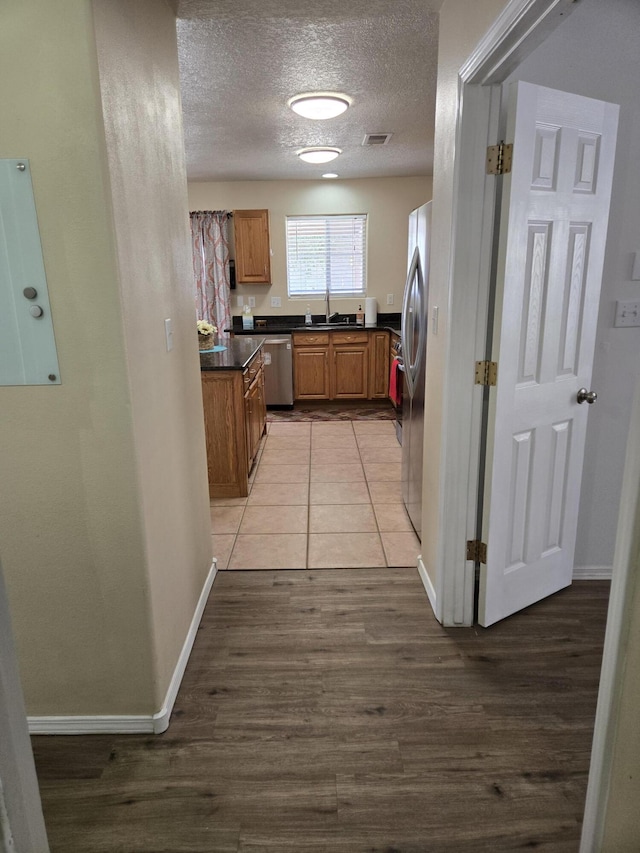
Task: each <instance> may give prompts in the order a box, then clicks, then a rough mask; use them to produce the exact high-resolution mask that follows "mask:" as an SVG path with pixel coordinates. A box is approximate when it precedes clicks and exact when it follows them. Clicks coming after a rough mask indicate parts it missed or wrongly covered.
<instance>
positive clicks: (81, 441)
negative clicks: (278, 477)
mask: <svg viewBox="0 0 640 853" xmlns="http://www.w3.org/2000/svg"><path fill="white" fill-rule="evenodd" d="M98 5H101V6H108V7H109V10H108V11H107V10H106V9H105V10H102V11H103V13H104V15H107V14H109V15H111V14H117V12H118V10H120V11H121V12H123V9H124V7H125V6H126V5H128V4H125V3H120V4H117V6H114V4H112V3H109V4H98ZM135 5H136V7H138V8H139V9H140V10H141V12H140V14H141V18H140V19H139V20H138V21H136V22H135V23H136V28H137V29H138V30H139V29H140V28H141V27H142V28H143V27H146V26H149V27H152V28H153V29H154V31H155V35H156V37H158V38H160V39H161V44H162V46H163V47H162V52H161V54H160V55H159V56H156V55H155V51H154V56H153V57H151V56H149V53H148V51H149V44H148V42H147V41H146V40H145V39H143V38H142V34H141V33H138V36H137V38H138V40H137V41H136V51H138V52H139V54H140V63H141V65H142V59H143V58H145V60H146V62H145V65H146V66H147V69H146V72H145V73H146V75H147V76H146V77H144V76H143V74H142V71H141V69H140V67H139V66H138V67H132V66H131V65H130V64H129V66H128V71H129V74H130V75H131V76H130V77H129V79H128V80H127V92H126V95H123V94H122V93H120V96H121V97H122V98H123V99H124V101H127V100H128V99H130V98H134V97H136V98H139V97H142V95H144V96H145V97H146V98H149V100H148V101H145V102H144V107H145V109H144V110H142V109H141V110H138V111H137V114H136V117H135V121H136V125H135V131H134V133H135V135H136V141H141V142H142V143H143V144H142V145H141V146H140V148H136V150H135V152H133V151H132V150H131V148H130V147H129V145H128V143H127V142H126V140H123V139H122V136H123V135H124V131H123V130H122V128H120V130H118V126H119V125H121V122H122V115H119V116H116V117H114V118H113V121H112V124H111V127H110V129H109V133H108V137H109V157H107V146H106V144H105V131H104V127H103V116H102V110H101V102H100V96H99V81H98V73H97V59H96V47H95V40H94V32H93V19H92V7H91V4H90V3H89V2H88V0H87V2H77V0H60V2H57V3H55V4H52V3H49V2H48V0H31V2H29V3H23V2H21V0H9V2H8V3H6V4H5V6H4V9H3V21H2V27H1V28H0V107H1V110H2V115H3V122H2V134H1V135H0V157H28V158H29V159H30V163H31V169H32V177H33V185H34V193H35V201H36V208H37V213H38V221H39V227H40V233H41V238H42V246H43V254H44V262H45V270H46V274H47V282H48V287H49V294H50V299H51V306H52V313H53V321H54V328H55V336H56V342H57V347H58V356H59V363H60V371H61V379H62V384H61V385H60V386H54V387H41V386H36V387H2V388H0V410H1V411H2V418H0V446H2V448H3V453H2V454H0V482H1V483H2V489H1V490H0V501H2V506H1V507H0V548H1V549H2V560H3V565H4V569H5V575H6V580H7V586H8V592H9V600H10V604H11V608H12V615H13V620H14V630H15V634H16V641H17V647H18V654H19V660H20V665H21V674H22V679H23V685H24V691H25V699H26V704H27V710H28V712H29V713H30V714H32V715H52V714H53V715H92V714H149V713H153V712H155V711H156V710H158V696H160V695H162V694H163V689H166V684H167V676H168V672H169V671H170V670H171V669H172V667H173V665H174V664H175V658H176V657H177V649H178V647H179V646H180V645H181V640H183V639H184V635H185V633H186V626H187V624H188V621H187V615H189V616H190V614H188V610H189V607H192V603H193V601H194V599H195V598H196V597H197V592H199V589H198V585H199V584H200V585H201V582H202V578H203V576H204V573H205V572H206V568H207V566H206V563H207V562H208V555H207V554H206V550H207V548H208V547H209V536H208V533H207V532H205V531H204V530H203V529H202V528H203V512H204V513H206V499H205V509H204V510H202V508H201V498H203V496H204V495H205V491H204V490H205V487H204V483H203V479H204V476H205V475H204V470H205V469H204V449H203V448H204V440H203V437H202V422H201V408H200V405H201V404H200V403H199V401H198V400H196V399H195V396H196V395H195V387H196V385H197V380H194V379H193V377H190V376H189V375H188V371H189V369H191V368H194V369H195V364H196V360H197V355H196V352H195V348H196V346H197V345H196V343H195V340H193V339H192V340H193V344H192V351H191V352H190V351H189V347H190V346H191V344H190V342H189V341H187V340H186V336H187V325H188V324H187V320H186V317H187V314H188V309H187V307H186V303H185V302H184V294H183V289H184V288H183V284H182V282H183V281H184V280H186V279H187V278H188V276H189V275H190V267H189V265H188V264H186V268H185V263H186V262H185V249H184V247H183V239H184V233H185V231H184V226H181V225H180V224H179V223H178V218H180V217H181V216H183V215H185V216H186V210H187V206H186V199H185V194H184V172H183V169H184V167H183V166H182V165H181V159H182V148H181V135H180V126H179V123H178V126H177V127H174V126H173V125H172V124H171V123H172V120H173V119H174V118H175V116H176V112H177V104H178V94H177V90H176V79H177V78H176V70H175V66H176V59H175V43H173V47H172V46H171V43H172V42H171V39H172V36H171V31H172V28H173V22H172V21H171V19H170V18H169V16H168V14H167V8H166V7H165V5H164V3H163V2H161V0H159V2H153V3H152V2H148V3H136V4H135ZM142 9H144V14H143V12H142ZM156 18H157V19H158V20H155V19H156ZM103 21H104V19H103ZM129 23H131V22H129ZM158 29H159V30H160V32H158ZM101 36H102V37H101V44H102V47H103V48H105V49H107V47H108V42H109V35H108V33H102V34H101ZM134 53H135V51H134ZM143 55H144V56H143ZM34 57H37V58H38V61H37V62H36V61H34ZM119 61H123V57H122V56H120V57H119ZM149 66H153V69H151V68H149ZM103 70H104V69H103ZM150 75H153V77H152V78H150ZM116 76H117V75H115V73H114V78H115V77H116ZM151 80H152V81H153V82H152V83H151V82H150V81H151ZM112 82H113V92H114V93H115V92H116V91H118V87H117V81H116V80H115V79H113V80H112ZM138 84H140V89H139V90H138ZM123 109H126V107H123ZM165 109H166V117H164V121H165V131H164V133H165V134H166V135H168V137H169V138H168V139H167V140H165V143H164V145H166V148H165V151H164V158H163V159H162V160H161V163H162V164H163V166H164V167H165V168H168V167H169V165H170V166H171V168H170V169H169V175H168V176H161V175H159V173H158V162H157V161H156V159H155V158H156V156H157V154H158V151H157V148H153V147H152V146H151V145H150V144H149V139H150V136H152V134H151V133H150V132H149V131H148V129H147V125H148V124H149V122H150V121H151V120H152V121H154V122H155V121H159V120H161V119H162V117H163V111H164V110H165ZM151 110H155V113H152V112H151ZM170 124H171V126H169V125H170ZM132 138H133V137H129V141H131V139H132ZM133 158H135V159H133ZM129 161H131V162H129ZM120 167H122V169H123V170H125V171H127V172H129V174H128V179H129V180H131V174H130V173H131V172H133V171H135V172H136V175H137V177H136V176H134V177H133V182H134V183H133V184H132V186H135V187H136V189H137V191H138V192H139V193H140V194H141V195H144V196H145V198H146V199H148V201H149V204H150V205H159V204H160V203H162V204H165V205H166V206H167V216H168V218H169V222H168V224H166V225H164V226H163V227H160V226H159V221H158V217H157V216H156V217H154V218H153V220H152V225H150V226H149V227H148V228H146V229H145V230H144V235H143V239H140V241H139V242H138V241H137V239H136V241H135V248H134V247H133V246H132V245H129V246H124V245H123V243H124V242H125V240H126V228H127V226H128V225H129V224H130V220H128V219H127V214H126V212H125V211H126V209H127V207H128V205H129V204H130V201H131V200H130V196H129V195H128V192H125V191H124V190H123V187H122V186H120V185H119V184H118V179H117V178H118V171H119V168H120ZM110 168H111V173H112V174H111V176H110V175H109V169H110ZM111 178H112V179H113V184H114V196H113V199H112V198H111V195H110V179H111ZM178 183H180V186H178ZM138 211H139V208H137V209H136V211H134V213H137V212H138ZM116 235H117V238H118V239H117V246H116ZM132 242H134V241H132ZM167 246H170V247H171V249H174V250H175V251H173V252H171V254H168V249H167ZM140 247H144V251H138V249H139V248H140ZM138 254H140V255H142V254H144V255H146V256H147V258H148V261H147V262H144V263H142V262H140V263H136V261H135V257H132V256H137V255H138ZM120 283H122V288H121V287H120ZM176 288H177V290H178V292H177V293H175V292H174V291H175V290H176ZM137 289H140V290H141V298H144V295H145V294H146V295H150V296H152V297H153V300H157V301H158V306H155V305H151V306H150V317H151V319H150V321H149V322H142V317H141V311H140V306H139V298H138V296H137V293H136V294H134V293H133V291H134V290H137ZM153 300H152V301H153ZM124 311H126V312H127V318H126V322H125V321H124V320H123V312H124ZM129 312H130V313H129ZM165 312H166V313H165ZM169 312H170V313H169ZM164 316H174V318H175V320H176V322H177V334H176V351H175V352H174V353H172V354H171V355H167V354H166V353H165V352H163V334H164V332H163V327H162V320H161V319H160V318H164ZM152 359H155V363H154V365H152V364H151V361H152ZM140 362H142V364H140ZM185 374H186V375H185ZM156 398H157V400H164V399H166V407H164V404H163V403H160V402H157V401H156ZM147 407H148V413H149V417H147V416H146V415H145V412H144V411H143V410H145V409H146V408H147ZM150 417H153V418H155V419H156V421H162V423H161V426H159V428H158V432H159V435H156V434H152V433H151V431H149V430H148V429H147V427H149V426H150V425H151V424H150ZM157 425H158V424H157V423H156V426H157ZM187 441H189V442H191V443H192V445H193V449H191V450H189V449H186V448H187ZM198 448H200V451H201V452H199V451H198ZM161 472H163V475H162V485H161ZM193 484H194V485H193ZM167 531H168V532H167ZM191 536H193V537H195V538H196V543H195V544H193V543H189V544H188V545H186V544H185V543H187V542H188V541H189V539H190V537H191ZM156 537H157V541H156ZM174 542H175V545H174V544H172V543H174ZM163 547H164V548H165V549H166V550H167V554H166V555H164V554H159V553H158V552H159V550H160V549H161V548H163ZM180 548H183V549H184V550H183V552H182V553H179V549H180ZM167 599H171V603H172V605H173V606H172V608H171V610H169V605H168V604H166V601H167ZM162 618H164V619H165V620H166V621H167V622H168V624H167V625H166V626H162V627H160V626H161V620H162Z"/></svg>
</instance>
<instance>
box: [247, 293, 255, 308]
mask: <svg viewBox="0 0 640 853" xmlns="http://www.w3.org/2000/svg"><path fill="white" fill-rule="evenodd" d="M255 307H256V298H255V296H250V297H249V308H255Z"/></svg>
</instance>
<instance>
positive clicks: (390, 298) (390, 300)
mask: <svg viewBox="0 0 640 853" xmlns="http://www.w3.org/2000/svg"><path fill="white" fill-rule="evenodd" d="M387 305H393V293H387Z"/></svg>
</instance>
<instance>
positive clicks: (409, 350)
mask: <svg viewBox="0 0 640 853" xmlns="http://www.w3.org/2000/svg"><path fill="white" fill-rule="evenodd" d="M414 281H415V282H416V283H417V299H416V300H415V301H414V297H413V291H414ZM423 301H424V280H423V277H422V266H421V264H420V250H419V248H418V247H417V246H416V248H415V250H414V252H413V257H412V259H411V263H410V264H409V272H408V274H407V283H406V285H405V288H404V299H403V302H402V327H401V330H400V331H401V339H402V353H403V355H404V358H405V376H406V377H407V390H408V391H409V396H410V397H413V395H414V389H415V377H416V376H417V375H418V373H419V371H420V367H421V364H422V358H423V352H424V343H425V341H424V337H425V318H424V316H423V314H424V312H423V304H422V303H423ZM416 303H417V304H416ZM412 311H416V312H417V314H418V317H417V320H418V346H417V351H416V352H415V359H416V360H415V362H412V361H411V359H412V358H413V357H414V352H413V341H412V340H409V339H408V334H409V329H411V331H412V332H413V324H411V326H410V320H411V313H412Z"/></svg>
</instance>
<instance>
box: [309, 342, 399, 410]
mask: <svg viewBox="0 0 640 853" xmlns="http://www.w3.org/2000/svg"><path fill="white" fill-rule="evenodd" d="M293 375H294V398H295V399H296V400H369V399H374V398H383V397H387V396H388V394H389V333H388V332H386V331H384V330H381V331H378V330H376V331H368V330H365V329H354V330H353V331H351V330H349V331H346V330H344V329H342V330H336V331H335V332H334V331H331V332H298V333H294V335H293Z"/></svg>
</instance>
